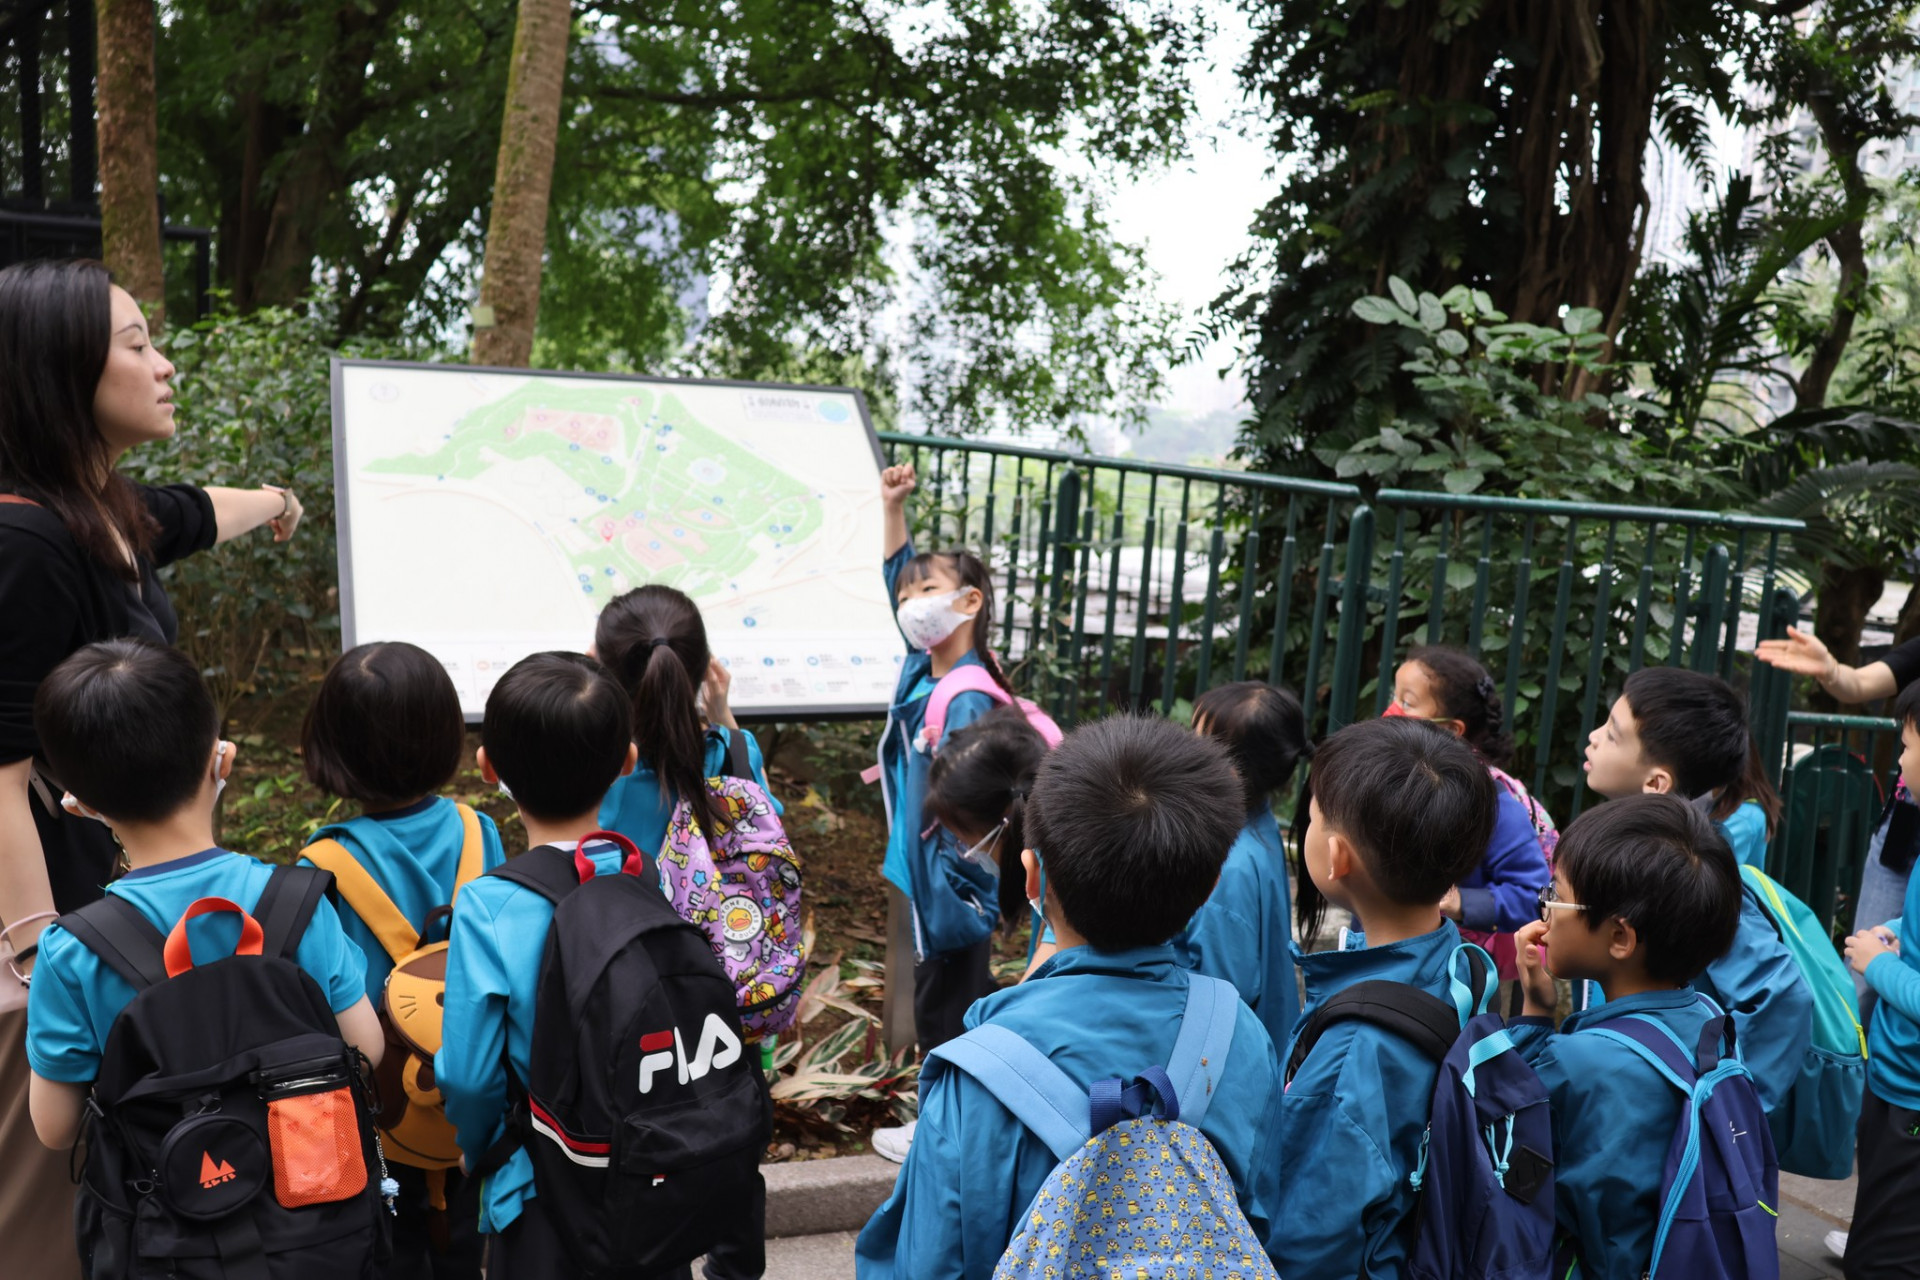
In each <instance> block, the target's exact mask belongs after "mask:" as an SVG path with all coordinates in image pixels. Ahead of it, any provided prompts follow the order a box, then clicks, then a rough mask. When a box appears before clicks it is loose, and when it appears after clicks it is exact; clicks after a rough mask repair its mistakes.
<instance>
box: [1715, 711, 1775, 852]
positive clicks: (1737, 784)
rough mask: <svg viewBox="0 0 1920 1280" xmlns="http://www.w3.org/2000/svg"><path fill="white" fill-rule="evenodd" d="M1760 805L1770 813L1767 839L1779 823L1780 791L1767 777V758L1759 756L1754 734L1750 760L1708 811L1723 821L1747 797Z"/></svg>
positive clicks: (1748, 741)
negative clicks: (1763, 758) (1711, 809)
mask: <svg viewBox="0 0 1920 1280" xmlns="http://www.w3.org/2000/svg"><path fill="white" fill-rule="evenodd" d="M1749 800H1751V801H1753V802H1754V803H1755V804H1757V805H1759V806H1760V812H1762V813H1764V814H1766V815H1767V839H1768V840H1769V841H1771V840H1772V839H1773V834H1774V832H1775V831H1776V830H1778V829H1779V826H1780V810H1781V804H1780V793H1779V792H1778V791H1775V790H1774V789H1773V782H1772V780H1771V779H1769V778H1768V777H1767V765H1766V761H1764V760H1762V759H1761V758H1760V747H1759V745H1758V744H1757V743H1755V742H1754V741H1753V738H1752V736H1751V735H1749V736H1748V738H1747V764H1746V767H1745V768H1744V769H1742V770H1741V771H1740V776H1739V777H1738V778H1735V779H1734V780H1733V782H1732V784H1731V785H1729V786H1727V787H1726V788H1725V789H1723V790H1722V791H1721V792H1720V799H1719V801H1718V802H1717V803H1715V805H1714V806H1713V812H1712V813H1711V814H1710V815H1709V816H1710V817H1712V819H1713V820H1714V821H1715V822H1724V821H1726V820H1727V819H1728V818H1731V817H1732V816H1733V814H1734V811H1735V810H1737V809H1738V808H1739V807H1740V806H1741V805H1743V804H1745V803H1746V802H1747V801H1749Z"/></svg>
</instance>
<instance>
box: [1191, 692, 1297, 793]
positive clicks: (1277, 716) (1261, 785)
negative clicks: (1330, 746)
mask: <svg viewBox="0 0 1920 1280" xmlns="http://www.w3.org/2000/svg"><path fill="white" fill-rule="evenodd" d="M1193 727H1194V730H1195V731H1196V732H1198V733H1203V734H1205V735H1206V736H1208V737H1210V738H1217V739H1219V740H1220V743H1221V745H1223V746H1225V747H1226V749H1227V754H1228V755H1229V756H1231V757H1232V758H1233V767H1234V768H1235V769H1236V770H1238V771H1239V774H1240V781H1241V784H1242V785H1243V786H1244V787H1245V788H1246V797H1247V812H1248V813H1252V812H1254V811H1255V810H1257V809H1261V808H1263V807H1265V806H1266V805H1267V804H1268V803H1270V801H1271V797H1272V795H1273V793H1274V792H1276V791H1278V790H1280V789H1281V788H1282V787H1284V786H1286V785H1287V783H1288V782H1289V781H1291V780H1292V778H1293V775H1294V771H1295V770H1296V769H1298V768H1299V766H1300V762H1301V761H1302V760H1304V759H1306V758H1307V757H1308V756H1309V755H1310V754H1311V753H1312V750H1313V742H1312V739H1310V738H1308V736H1307V714H1306V711H1305V710H1304V709H1303V708H1302V707H1301V705H1300V699H1299V698H1298V697H1297V696H1295V695H1294V693H1293V691H1292V690H1290V689H1285V688H1282V687H1281V686H1279V685H1274V684H1268V683H1266V682H1265V681H1264V680H1240V681H1236V682H1235V683H1233V684H1223V685H1219V686H1217V687H1215V688H1212V689H1209V690H1207V691H1206V692H1205V693H1203V694H1201V695H1200V696H1199V697H1198V698H1196V699H1194V703H1193Z"/></svg>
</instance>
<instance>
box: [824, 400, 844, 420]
mask: <svg viewBox="0 0 1920 1280" xmlns="http://www.w3.org/2000/svg"><path fill="white" fill-rule="evenodd" d="M819 413H820V416H821V417H822V418H825V419H826V420H827V421H828V422H845V421H846V420H847V418H848V417H850V416H851V415H850V414H849V413H848V412H847V406H846V405H844V404H841V403H840V402H839V401H838V400H822V401H821V402H820V404H819Z"/></svg>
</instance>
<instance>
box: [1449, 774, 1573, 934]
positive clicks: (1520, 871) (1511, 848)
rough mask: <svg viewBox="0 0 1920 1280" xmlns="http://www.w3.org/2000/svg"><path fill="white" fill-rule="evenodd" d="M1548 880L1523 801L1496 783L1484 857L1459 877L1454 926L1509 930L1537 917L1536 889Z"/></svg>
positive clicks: (1544, 859)
mask: <svg viewBox="0 0 1920 1280" xmlns="http://www.w3.org/2000/svg"><path fill="white" fill-rule="evenodd" d="M1552 879H1553V872H1552V871H1550V870H1548V869H1547V855H1546V854H1544V853H1542V852H1541V851H1540V834H1539V832H1537V831H1535V830H1534V829H1533V819H1532V818H1531V817H1529V816H1528V814H1527V806H1526V805H1524V804H1521V803H1520V801H1519V800H1518V799H1516V798H1515V797H1514V796H1513V794H1512V793H1511V792H1509V791H1507V790H1506V789H1505V788H1501V789H1500V802H1499V804H1498V806H1497V807H1496V808H1495V809H1494V816H1493V837H1492V838H1491V839H1490V840H1488V841H1487V856H1486V857H1484V858H1482V859H1481V860H1480V865H1479V866H1477V867H1475V868H1474V869H1473V870H1472V872H1470V873H1469V874H1468V875H1467V877H1466V878H1465V879H1464V880H1462V881H1461V882H1460V927H1461V928H1463V929H1478V930H1480V931H1482V932H1485V933H1512V932H1514V931H1515V930H1517V929H1519V928H1520V927H1522V926H1523V925H1526V924H1528V923H1530V922H1531V921H1534V920H1538V919H1539V918H1540V890H1541V889H1542V888H1543V887H1544V886H1546V885H1547V884H1548V883H1549V882H1550V881H1551V880H1552Z"/></svg>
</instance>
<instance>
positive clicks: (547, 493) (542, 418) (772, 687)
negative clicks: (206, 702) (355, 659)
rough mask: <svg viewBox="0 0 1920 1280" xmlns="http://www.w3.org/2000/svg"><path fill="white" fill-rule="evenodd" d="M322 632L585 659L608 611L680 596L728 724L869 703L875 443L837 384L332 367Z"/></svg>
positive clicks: (459, 658)
mask: <svg viewBox="0 0 1920 1280" xmlns="http://www.w3.org/2000/svg"><path fill="white" fill-rule="evenodd" d="M333 443H334V473H335V494H336V499H337V505H338V511H339V540H340V602H341V626H342V630H343V631H344V633H345V634H344V639H345V642H346V644H347V645H348V646H352V645H356V644H363V643H366V642H368V641H372V640H408V641H411V642H413V643H414V644H417V645H419V646H421V647H422V648H424V649H426V650H428V651H429V652H431V653H433V654H434V655H435V656H436V657H438V658H439V659H440V660H441V661H442V662H443V663H445V664H446V667H447V670H448V672H449V673H450V674H451V675H452V676H453V681H454V685H455V687H456V688H457V689H458V690H459V691H460V703H461V707H462V708H463V709H464V711H465V712H466V714H467V716H468V717H469V718H470V719H477V718H478V717H479V715H480V713H481V711H482V710H483V709H484V707H485V705H486V699H487V693H488V692H489V691H490V690H491V689H492V688H493V685H494V683H495V682H496V681H497V680H498V679H499V678H500V676H501V674H502V673H504V672H505V671H506V669H507V668H508V667H510V666H512V665H513V664H514V663H515V662H517V661H518V660H519V659H521V658H523V657H525V656H526V655H527V654H529V653H535V652H538V651H540V650H543V649H567V650H575V651H578V650H584V649H585V648H586V647H587V646H588V645H589V644H590V643H591V642H592V640H593V625H594V619H595V618H596V617H597V616H598V615H599V612H600V610H601V608H602V607H604V606H605V605H606V603H607V601H609V600H611V599H613V598H614V597H615V596H617V595H619V594H620V593H621V592H623V591H627V590H629V589H630V588H633V587H637V586H643V585H645V584H648V583H660V584H664V585H666V586H671V587H677V588H679V589H680V590H682V591H684V592H686V593H687V594H688V595H689V596H692V597H693V599H694V601H695V602H696V603H697V604H698V605H699V606H700V611H701V613H702V615H703V616H704V617H705V618H706V623H707V638H708V641H709V643H710V644H711V646H712V648H713V652H714V655H715V656H716V657H718V658H719V659H720V660H721V661H722V662H723V663H725V664H726V665H727V667H728V669H729V671H730V672H731V673H732V676H733V690H732V703H733V707H734V709H735V711H736V712H737V713H738V714H740V715H746V716H762V717H764V716H792V715H809V716H818V715H847V714H876V713H883V712H884V711H885V710H886V707H887V703H888V700H889V697H890V695H891V694H892V692H893V686H894V682H895V680H896V679H897V678H898V676H899V671H900V663H901V660H902V657H903V652H904V651H903V647H902V645H901V641H900V634H899V632H898V631H897V630H896V629H895V627H894V624H893V613H892V609H891V604H890V601H889V600H888V597H887V593H886V588H885V585H884V584H883V582H882V581H881V575H880V553H881V546H880V543H881V539H882V526H881V517H882V513H881V504H880V496H879V492H880V482H879V469H880V465H881V455H880V449H879V443H878V441H877V440H876V438H875V436H874V434H873V427H872V424H871V423H870V422H869V420H868V418H867V409H866V403H865V401H864V400H863V399H862V398H861V396H860V394H859V393H858V392H855V391H849V390H845V389H843V388H835V387H794V386H778V385H769V384H747V383H724V382H694V381H677V380H672V379H663V378H629V377H612V376H604V375H584V374H562V373H546V372H537V371H527V370H504V369H475V368H467V367H463V366H459V365H428V364H403V363H397V362H390V361H376V360H335V361H334V362H333Z"/></svg>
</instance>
